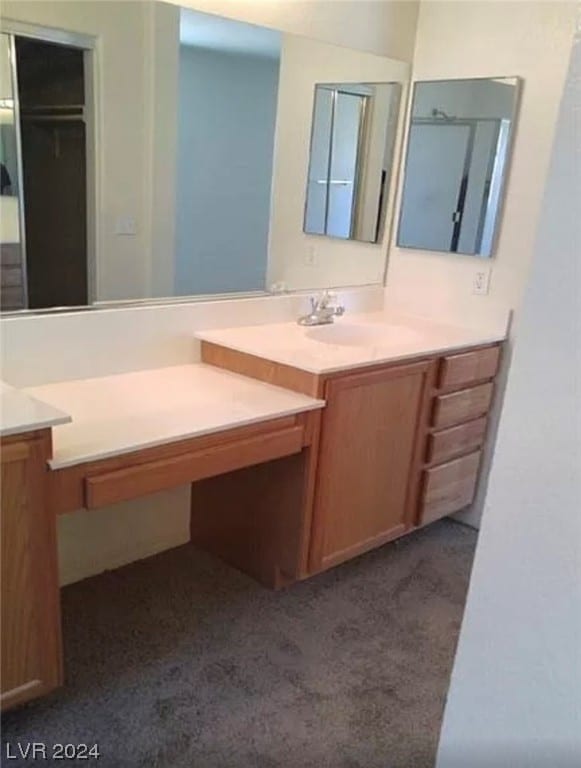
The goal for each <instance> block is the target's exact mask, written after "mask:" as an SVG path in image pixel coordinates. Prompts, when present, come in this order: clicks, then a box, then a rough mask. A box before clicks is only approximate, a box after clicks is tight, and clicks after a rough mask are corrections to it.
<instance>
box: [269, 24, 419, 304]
mask: <svg viewBox="0 0 581 768" xmlns="http://www.w3.org/2000/svg"><path fill="white" fill-rule="evenodd" d="M408 77H409V66H408V65H407V64H405V63H403V62H401V61H396V60H394V59H388V58H386V57H385V56H376V55H374V54H367V53H362V52H361V51H352V50H348V49H345V48H340V47H338V46H335V45H325V44H324V43H320V42H317V41H314V40H308V39H307V38H304V37H296V36H294V35H285V36H284V38H283V44H282V52H281V60H280V76H279V88H278V111H277V122H276V133H275V144H274V171H273V181H272V210H271V222H270V248H269V257H270V258H269V274H268V278H267V285H272V284H273V283H279V282H282V283H284V284H285V285H286V286H287V287H288V288H289V289H290V290H296V289H309V288H328V287H330V286H334V287H335V286H344V285H366V284H372V283H382V282H383V277H384V271H385V259H386V252H387V236H388V228H387V229H386V232H385V234H384V239H383V241H382V242H380V243H358V242H353V241H349V240H338V239H334V238H329V237H317V236H315V235H306V234H304V233H303V216H304V205H305V193H306V186H307V176H308V166H309V144H310V137H311V120H312V112H313V94H314V89H315V83H333V82H335V83H336V82H363V83H364V82H394V81H395V82H400V81H403V82H404V89H403V91H404V98H405V94H406V93H407V90H406V88H405V81H406V80H407V78H408ZM403 103H404V104H405V101H404V102H403ZM402 109H404V108H402ZM402 123H403V112H402ZM395 156H396V157H397V147H396V154H395ZM396 178H397V173H394V174H393V175H392V189H393V188H394V184H393V182H394V180H395V179H396Z"/></svg>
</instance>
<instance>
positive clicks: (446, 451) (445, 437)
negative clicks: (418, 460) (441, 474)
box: [426, 416, 486, 464]
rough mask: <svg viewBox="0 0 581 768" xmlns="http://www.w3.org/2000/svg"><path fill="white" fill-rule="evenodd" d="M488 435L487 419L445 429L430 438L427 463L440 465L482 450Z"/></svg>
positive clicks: (483, 418)
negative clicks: (481, 447) (465, 454)
mask: <svg viewBox="0 0 581 768" xmlns="http://www.w3.org/2000/svg"><path fill="white" fill-rule="evenodd" d="M485 435H486V417H485V416H483V417H482V418H480V419H475V420H474V421H469V422H467V423H466V424H459V425H458V426H457V427H450V428H449V429H443V430H441V431H440V432H434V433H432V434H431V435H429V436H428V447H427V452H426V462H427V463H428V464H438V463H441V462H442V461H447V460H448V459H450V458H452V457H453V456H458V455H459V454H461V453H469V452H470V451H474V450H475V449H476V448H480V446H481V445H482V443H483V442H484V437H485Z"/></svg>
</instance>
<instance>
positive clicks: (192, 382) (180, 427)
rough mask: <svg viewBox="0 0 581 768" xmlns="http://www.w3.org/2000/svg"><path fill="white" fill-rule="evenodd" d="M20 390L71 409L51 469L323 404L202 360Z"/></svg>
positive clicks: (57, 439)
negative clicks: (205, 363) (201, 361)
mask: <svg viewBox="0 0 581 768" xmlns="http://www.w3.org/2000/svg"><path fill="white" fill-rule="evenodd" d="M23 392H24V393H25V394H26V395H28V396H32V397H34V398H38V399H40V400H43V401H44V402H45V403H49V404H50V405H51V406H55V407H56V408H62V409H63V410H65V411H66V412H67V413H70V414H71V416H72V423H70V424H67V425H65V426H60V427H58V428H57V429H55V430H54V431H53V447H54V455H53V459H52V461H51V462H50V465H51V467H52V468H53V469H61V468H63V467H69V466H72V465H74V464H81V463H84V462H87V461H96V460H98V459H104V458H109V457H111V456H117V455H119V454H123V453H127V452H130V451H136V450H140V449H143V448H150V447H153V446H156V445H163V444H166V443H170V442H173V441H176V440H184V439H187V438H191V437H198V436H201V435H207V434H211V433H215V432H221V431H223V430H227V429H233V428H235V427H241V426H244V425H248V424H254V423H257V422H260V421H266V420H268V419H276V418H279V417H283V416H290V415H292V414H296V413H302V412H305V411H310V410H315V409H317V408H322V407H323V406H324V405H325V403H324V401H322V400H315V399H314V398H312V397H307V396H305V395H300V394H297V393H295V392H290V391H288V390H286V389H281V388H280V387H274V386H271V385H269V384H263V383H262V382H259V381H255V380H254V379H249V378H247V377H245V376H239V375H237V374H234V373H229V372H227V371H222V370H220V369H218V368H213V367H212V366H209V365H204V364H202V363H199V364H191V365H179V366H172V367H169V368H157V369H154V370H146V371H136V372H134V373H125V374H120V375H116V376H105V377H102V378H95V379H80V380H76V381H66V382H60V383H58V384H48V385H45V386H41V387H31V388H28V389H25V390H23Z"/></svg>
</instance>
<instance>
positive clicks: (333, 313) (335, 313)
mask: <svg viewBox="0 0 581 768" xmlns="http://www.w3.org/2000/svg"><path fill="white" fill-rule="evenodd" d="M334 298H335V296H334V294H332V293H329V291H323V293H322V294H321V295H320V296H318V297H315V296H311V298H310V302H311V311H310V312H309V314H308V315H303V316H302V317H299V319H298V320H297V323H298V324H299V325H328V324H329V323H332V322H333V318H335V317H340V316H341V315H342V314H343V313H344V312H345V307H343V306H341V305H339V304H335V305H333V304H331V301H332V300H333V299H334Z"/></svg>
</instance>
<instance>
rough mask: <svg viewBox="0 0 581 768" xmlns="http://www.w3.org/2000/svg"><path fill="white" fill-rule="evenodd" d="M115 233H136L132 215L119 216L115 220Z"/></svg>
mask: <svg viewBox="0 0 581 768" xmlns="http://www.w3.org/2000/svg"><path fill="white" fill-rule="evenodd" d="M115 234H116V235H136V234H137V225H136V224H135V219H134V217H133V216H119V217H118V218H117V220H116V222H115Z"/></svg>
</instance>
